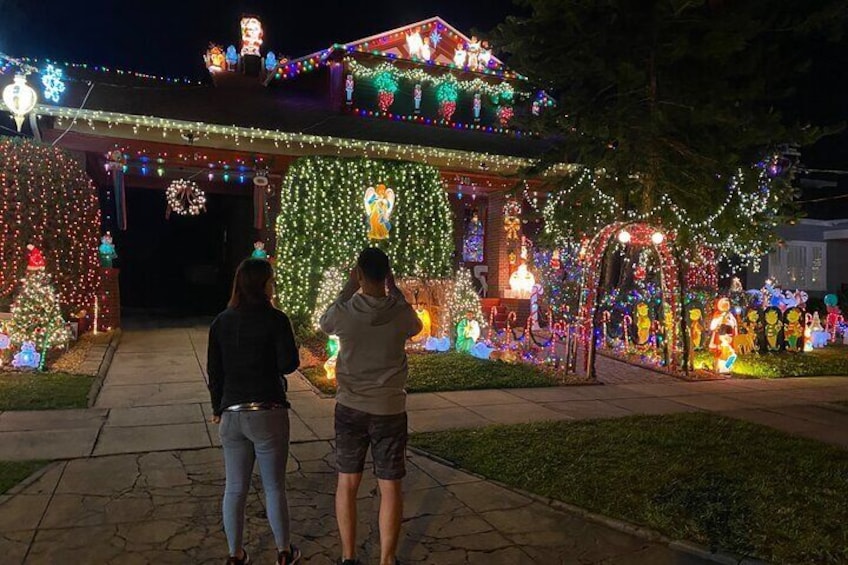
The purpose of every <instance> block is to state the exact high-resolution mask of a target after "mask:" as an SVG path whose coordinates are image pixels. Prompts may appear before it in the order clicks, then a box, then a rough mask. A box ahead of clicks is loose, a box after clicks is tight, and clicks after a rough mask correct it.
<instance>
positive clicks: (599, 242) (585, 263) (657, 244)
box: [578, 222, 680, 376]
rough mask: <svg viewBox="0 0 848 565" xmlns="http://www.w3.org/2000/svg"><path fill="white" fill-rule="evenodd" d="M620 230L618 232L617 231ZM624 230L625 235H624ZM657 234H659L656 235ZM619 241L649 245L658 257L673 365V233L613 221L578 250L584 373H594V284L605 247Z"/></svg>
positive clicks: (676, 302)
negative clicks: (669, 325)
mask: <svg viewBox="0 0 848 565" xmlns="http://www.w3.org/2000/svg"><path fill="white" fill-rule="evenodd" d="M620 234H621V235H620ZM624 234H626V236H624ZM656 234H660V235H661V236H662V237H660V236H658V235H656ZM616 241H620V242H622V243H625V244H626V245H633V246H638V247H648V248H653V249H654V250H655V251H656V253H657V254H658V256H659V258H660V288H661V292H662V304H663V318H665V314H666V312H667V310H666V309H670V310H671V314H672V320H674V323H672V324H671V329H670V335H668V336H667V339H666V343H667V344H668V357H669V364H670V365H671V366H672V368H675V367H676V364H677V356H676V355H675V352H676V347H677V336H678V334H679V328H678V321H679V320H680V315H679V304H680V297H679V296H678V295H679V284H678V281H679V280H680V279H679V278H678V267H677V262H676V261H675V259H674V255H673V254H672V243H673V241H674V234H673V233H670V232H666V231H664V230H662V228H660V227H657V226H654V225H651V224H648V223H644V222H615V223H612V224H609V225H607V226H605V227H604V228H602V229H601V230H600V231H599V232H598V233H597V234H595V236H594V237H593V238H592V239H590V240H589V241H588V242H587V243H586V244H585V245H584V246H583V248H582V249H581V250H580V262H581V265H582V272H583V279H582V282H581V287H580V306H579V310H578V311H579V318H578V319H579V322H580V324H581V328H582V333H583V348H584V353H585V355H584V359H585V368H586V373H587V374H588V375H590V376H594V351H593V350H594V348H595V347H596V345H595V341H596V337H595V334H596V330H597V326H598V324H597V316H598V312H597V308H598V304H597V299H598V284H600V279H601V268H602V265H603V259H604V256H605V255H606V251H607V249H608V248H609V246H610V244H611V243H614V242H616Z"/></svg>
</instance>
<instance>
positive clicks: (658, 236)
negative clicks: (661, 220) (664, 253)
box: [651, 231, 665, 245]
mask: <svg viewBox="0 0 848 565" xmlns="http://www.w3.org/2000/svg"><path fill="white" fill-rule="evenodd" d="M664 239H665V236H663V234H662V233H661V232H658V231H655V232H654V233H652V234H651V241H652V242H653V243H654V245H660V244H661V243H662V242H663V240H664Z"/></svg>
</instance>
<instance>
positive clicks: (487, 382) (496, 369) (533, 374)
mask: <svg viewBox="0 0 848 565" xmlns="http://www.w3.org/2000/svg"><path fill="white" fill-rule="evenodd" d="M301 372H302V373H303V374H304V376H306V378H307V379H309V380H310V381H311V382H312V384H314V385H315V386H316V387H318V389H319V390H321V391H322V392H325V393H328V394H333V393H335V392H336V385H335V383H333V382H330V381H328V380H327V379H326V377H325V376H324V369H323V367H322V366H320V365H319V366H317V367H309V368H306V369H302V370H301ZM557 384H559V382H558V381H557V379H556V377H554V376H553V375H551V374H549V373H546V372H544V371H541V370H539V369H538V368H536V367H534V366H532V365H528V364H526V363H518V364H515V365H510V364H507V363H501V362H499V361H484V360H482V359H476V358H474V357H472V356H471V355H465V354H462V353H456V352H452V353H442V354H415V355H410V356H409V380H408V382H407V385H406V390H407V392H439V391H448V390H479V389H486V388H524V387H543V386H556V385H557Z"/></svg>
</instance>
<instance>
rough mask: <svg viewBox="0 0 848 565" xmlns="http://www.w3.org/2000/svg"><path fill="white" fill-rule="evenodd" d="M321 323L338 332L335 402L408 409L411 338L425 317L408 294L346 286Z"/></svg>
mask: <svg viewBox="0 0 848 565" xmlns="http://www.w3.org/2000/svg"><path fill="white" fill-rule="evenodd" d="M320 325H321V329H322V330H323V331H324V332H325V333H327V334H330V335H336V336H338V337H339V345H340V348H339V357H338V360H337V361H336V379H337V383H338V391H337V392H336V402H338V403H339V404H341V405H343V406H347V407H348V408H353V409H355V410H361V411H362V412H367V413H369V414H376V415H391V414H401V413H403V412H405V411H406V390H404V389H405V387H406V378H407V374H408V367H407V362H406V349H405V346H406V340H407V339H409V338H411V337H412V336H414V335H415V334H417V333H418V332H420V331H421V321H420V320H419V319H418V316H417V315H416V314H415V310H413V308H412V306H410V305H409V303H408V302H407V301H406V299H405V298H404V297H403V294H401V293H400V292H395V293H391V294H390V295H389V296H385V297H375V296H369V295H366V294H352V293H351V292H350V291H349V290H348V289H345V290H342V292H341V293H340V294H339V297H338V298H337V299H336V301H335V302H333V304H331V305H330V307H329V308H328V309H327V311H326V312H325V313H324V315H323V316H321V321H320Z"/></svg>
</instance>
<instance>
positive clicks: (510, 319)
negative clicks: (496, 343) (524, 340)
mask: <svg viewBox="0 0 848 565" xmlns="http://www.w3.org/2000/svg"><path fill="white" fill-rule="evenodd" d="M517 318H518V316H517V315H516V313H515V312H510V313H509V314H507V316H506V344H507V345H510V344H512V324H514V323H515V320H516V319H517Z"/></svg>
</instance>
